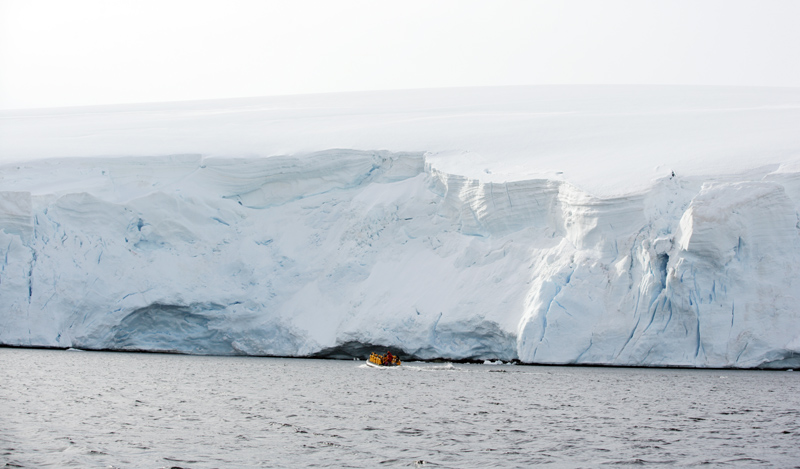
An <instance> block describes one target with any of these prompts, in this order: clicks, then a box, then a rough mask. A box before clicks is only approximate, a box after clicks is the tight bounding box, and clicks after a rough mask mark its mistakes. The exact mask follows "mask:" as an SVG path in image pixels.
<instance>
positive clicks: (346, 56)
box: [0, 0, 800, 109]
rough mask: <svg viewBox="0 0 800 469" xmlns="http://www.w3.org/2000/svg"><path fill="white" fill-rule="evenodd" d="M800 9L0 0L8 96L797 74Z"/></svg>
mask: <svg viewBox="0 0 800 469" xmlns="http://www.w3.org/2000/svg"><path fill="white" fill-rule="evenodd" d="M799 24H800V1H794V0H787V1H764V0H761V1H735V0H713V1H711V0H709V1H698V0H691V1H682V0H669V1H641V0H636V1H617V0H615V1H610V0H603V1H596V0H592V1H503V0H500V1H467V0H457V1H453V0H447V1H439V0H426V1H415V0H411V1H409V0H406V1H397V2H390V1H381V0H369V1H351V0H336V1H332V0H324V1H310V0H290V1H281V2H278V1H266V0H265V1H246V0H225V1H221V0H220V1H199V0H190V1H168V0H156V1H149V0H137V1H133V0H131V1H114V0H96V1H92V0H70V1H64V0H55V1H44V0H20V1H17V0H0V109H9V108H27V107H52V106H71V105H92V104H111V103H132V102H153V101H175V100H192V99H210V98H228V97H243V96H268V95H283V94H297V93H319V92H338V91H356V90H379V89H405V88H432V87H454V86H495V85H535V84H701V85H746V86H751V85H752V86H800V26H798V25H799Z"/></svg>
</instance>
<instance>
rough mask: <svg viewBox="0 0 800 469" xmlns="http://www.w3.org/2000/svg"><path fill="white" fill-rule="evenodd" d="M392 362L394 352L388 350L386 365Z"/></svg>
mask: <svg viewBox="0 0 800 469" xmlns="http://www.w3.org/2000/svg"><path fill="white" fill-rule="evenodd" d="M392 363H394V362H393V361H392V352H389V351H387V352H386V362H385V363H384V364H385V365H391V364H392Z"/></svg>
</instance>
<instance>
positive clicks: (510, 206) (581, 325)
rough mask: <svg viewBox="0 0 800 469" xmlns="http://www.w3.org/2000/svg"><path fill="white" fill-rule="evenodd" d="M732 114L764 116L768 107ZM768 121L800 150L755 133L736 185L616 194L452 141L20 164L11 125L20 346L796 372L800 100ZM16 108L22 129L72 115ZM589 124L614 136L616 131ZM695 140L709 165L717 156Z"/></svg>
mask: <svg viewBox="0 0 800 469" xmlns="http://www.w3.org/2000/svg"><path fill="white" fill-rule="evenodd" d="M537 92H538V91H537ZM793 93H794V94H792V96H796V95H797V93H796V92H794V91H793ZM655 94H659V93H655ZM743 94H744V95H746V93H743ZM784 98H785V96H784ZM789 101H791V100H789ZM798 102H800V101H798ZM791 103H794V101H791V102H790V104H791ZM728 104H730V103H728ZM751 104H752V103H751ZM795 104H796V103H795ZM793 106H794V107H793ZM724 109H726V110H727V112H728V114H730V113H732V114H734V116H733V117H730V116H729V115H728V114H725V113H723V114H724V115H723V118H724V119H728V118H731V119H740V118H741V116H740V115H741V113H742V112H744V111H743V109H756V110H755V111H754V113H755V114H752V113H751V114H750V115H751V116H753V115H754V116H755V117H753V119H754V122H756V121H757V122H761V123H763V122H764V114H763V113H764V112H765V111H764V108H763V107H758V106H755V107H752V106H751V107H747V108H742V107H738V108H737V107H733V108H731V107H730V106H726V107H724ZM770 109H771V114H770V115H771V116H773V118H774V119H775V120H774V122H778V123H779V124H780V125H779V126H778V127H780V128H782V129H784V131H783V132H782V133H780V135H781V136H782V137H781V138H782V139H778V138H774V135H772V134H767V136H766V137H765V138H764V140H765V143H764V145H762V146H758V145H755V144H754V142H755V141H754V140H753V138H749V139H748V140H747V142H749V143H750V144H753V145H752V148H754V149H755V151H756V152H758V151H759V149H764V148H766V149H767V150H769V155H770V156H769V157H767V158H762V159H750V158H751V157H752V155H753V153H747V154H746V157H739V158H738V159H737V158H734V159H732V160H731V161H730V164H729V165H727V166H726V167H720V168H719V170H718V171H716V172H715V173H708V172H705V169H707V167H706V166H702V169H703V171H700V170H693V169H692V168H695V169H696V167H693V166H687V167H686V168H687V170H686V171H685V172H681V171H676V174H675V175H673V173H672V172H671V169H665V167H659V168H658V169H657V172H658V173H659V175H657V176H655V177H650V178H646V179H647V184H642V183H641V181H639V180H638V179H637V181H636V183H635V184H632V185H630V186H624V185H620V184H618V183H615V185H613V187H612V189H614V190H608V186H600V185H597V186H591V185H587V184H581V182H582V181H590V180H591V179H590V178H589V177H588V175H584V173H585V174H588V173H589V172H592V171H594V172H596V173H598V177H603V176H604V175H607V173H608V172H609V170H608V169H607V168H604V167H603V166H604V164H603V163H601V162H598V160H596V159H594V158H586V159H585V160H584V165H585V166H587V167H588V168H572V167H571V166H569V165H567V166H565V167H563V168H564V171H556V170H557V169H560V168H558V167H550V166H548V167H547V168H544V169H542V168H541V167H539V166H537V164H536V161H535V160H534V161H533V162H530V163H528V164H527V166H525V167H520V166H518V165H519V161H521V160H520V159H519V158H520V157H519V156H516V157H514V158H516V159H514V158H512V157H509V158H508V159H505V160H503V159H502V158H499V157H493V158H486V157H485V155H484V154H481V155H483V156H481V158H483V159H482V160H480V162H479V163H480V164H478V163H476V161H477V160H476V159H475V158H477V157H476V156H475V154H474V153H473V154H471V155H470V154H468V152H467V150H460V149H457V150H446V148H448V146H449V145H454V146H453V148H457V147H456V146H455V145H456V144H457V143H458V142H457V141H456V142H454V141H453V139H452V137H453V136H452V135H445V136H444V137H442V138H443V139H444V140H446V142H444V140H442V141H439V140H435V139H433V140H426V141H425V142H418V141H414V140H413V139H410V140H408V139H406V140H403V141H398V142H394V143H393V144H392V145H387V146H389V147H390V150H380V151H378V150H369V149H363V148H361V149H335V150H331V149H326V150H322V151H316V148H315V147H313V146H312V147H311V150H314V151H308V152H303V151H297V152H295V153H292V154H290V155H287V156H270V157H261V156H258V155H256V156H246V157H238V158H231V157H222V156H214V155H211V154H203V153H197V154H191V153H187V154H173V155H169V156H136V157H130V156H129V157H124V156H114V157H111V156H101V155H98V154H92V152H91V151H86V152H82V153H84V154H86V157H74V156H73V157H66V156H65V155H59V154H57V153H58V151H61V150H58V148H59V147H58V145H56V144H55V143H53V142H50V143H48V144H47V145H49V147H48V146H47V145H46V146H45V147H43V148H45V150H46V149H47V148H51V149H54V153H56V154H55V156H57V157H56V158H44V157H43V156H45V154H46V153H47V152H46V151H45V150H42V153H41V154H36V155H28V157H27V158H26V159H19V158H17V159H16V160H15V159H14V158H13V157H14V155H18V154H23V153H24V151H25V148H26V147H25V144H24V143H14V141H13V138H18V137H13V136H12V138H11V140H7V141H11V142H12V143H10V144H6V146H5V147H0V150H2V151H3V157H4V158H5V159H6V163H5V164H4V165H2V166H0V343H2V344H7V345H23V346H24V345H32V346H54V347H77V348H86V349H120V350H158V351H179V352H185V353H198V354H253V355H282V356H309V355H319V354H323V355H324V354H328V355H339V356H346V355H347V354H349V353H360V352H361V351H363V350H365V349H363V347H364V346H365V345H367V346H368V345H370V344H375V345H380V346H391V347H393V349H396V350H398V351H399V350H402V351H403V352H404V353H405V354H408V355H413V356H416V357H419V358H435V357H444V358H499V359H503V360H509V359H519V360H521V361H523V362H528V363H576V364H618V365H653V366H697V367H758V366H767V367H798V366H800V305H799V304H798V301H797V298H798V296H800V276H798V270H800V221H799V220H800V216H799V215H798V213H800V211H799V208H798V207H800V166H798V165H797V161H796V160H797V159H798V158H800V152H798V149H800V143H798V142H797V139H798V134H800V133H798V132H795V133H794V134H792V133H790V132H787V131H786V130H785V129H787V128H792V129H794V130H798V129H800V127H794V126H793V124H797V123H798V122H800V120H798V118H797V117H798V115H800V114H799V110H800V105H797V106H795V105H794V104H793V105H792V106H783V107H780V106H779V107H773V108H770ZM657 110H658V111H659V112H656V113H655V114H657V115H658V119H664V115H665V114H669V113H675V112H677V111H675V110H673V109H668V110H664V109H663V108H658V109H657ZM282 112H286V111H282ZM403 112H404V113H410V111H408V110H403ZM437 112H439V113H441V115H443V116H444V115H448V116H451V115H452V113H453V112H454V111H453V109H446V110H445V111H437ZM692 112H696V109H693V110H692ZM720 112H721V111H720ZM68 114H69V113H68ZM239 114H241V113H239ZM456 114H458V113H456ZM618 114H619V113H618ZM69 115H70V116H71V117H70V119H69V122H73V121H74V120H75V119H77V118H76V117H75V114H74V113H73V114H69ZM237 115H238V114H237ZM243 115H245V116H246V117H247V116H249V114H247V113H244V114H243ZM509 115H511V113H509V112H508V110H506V111H505V114H503V118H502V119H501V120H503V121H504V122H507V118H508V116H509ZM632 116H633V117H630V118H629V120H628V121H626V122H632V121H639V120H640V119H641V118H642V113H641V112H637V113H633V115H632ZM0 117H4V116H0ZM407 117H408V116H406V118H407ZM463 117H464V116H463V115H457V116H456V117H452V116H451V117H448V118H455V119H462V118H463ZM512 117H514V116H513V115H512ZM528 117H529V118H531V119H534V120H537V119H540V116H533V117H530V116H528ZM573 117H574V116H571V117H569V118H570V119H571V118H573ZM605 117H607V116H604V117H603V118H605ZM681 117H682V115H681V114H680V113H678V116H677V118H681ZM4 118H5V119H6V123H5V124H2V125H5V128H6V136H8V135H10V134H9V132H10V131H9V130H8V129H17V130H19V129H20V128H22V127H19V126H24V125H29V124H25V122H30V121H31V120H33V121H34V123H35V124H36V126H35V128H40V127H41V126H45V127H46V125H51V124H48V123H47V122H46V121H47V120H48V119H54V117H53V115H51V114H48V115H46V116H45V117H41V116H39V117H37V118H36V119H33V118H31V117H30V116H22V117H19V116H5V117H4ZM55 118H56V119H57V118H58V117H55ZM128 118H129V117H126V119H128ZM145 118H146V119H145ZM152 118H153V114H152V112H149V113H146V115H145V117H143V119H144V120H147V121H148V122H149V120H150V119H152ZM195 118H196V116H195V114H192V117H191V119H195ZM579 118H580V119H587V116H586V115H581V116H579ZM705 118H706V119H710V118H709V116H708V115H705ZM718 118H719V116H716V117H715V118H714V119H710V120H712V121H713V122H719V120H717V119H718ZM26 119H27V120H26ZM236 119H238V120H236ZM236 119H234V121H233V122H240V123H241V122H242V119H243V118H242V117H241V115H239V117H237V118H236ZM248 119H250V117H248ZM318 119H319V118H318V116H315V117H314V119H313V120H318ZM494 119H495V118H493V120H491V122H495V120H494ZM724 119H723V120H724ZM256 120H257V121H258V122H261V121H260V120H258V119H256ZM389 120H391V119H389ZM411 120H412V121H413V119H411ZM645 120H646V117H645ZM787 120H788V122H787ZM10 121H13V122H11V123H8V122H10ZM20 122H22V124H21V123H20ZM42 122H45V123H44V124H42ZM92 122H93V123H92V124H91V125H92V126H97V125H99V124H97V120H95V121H92ZM183 122H184V124H185V121H183ZM247 122H248V123H249V122H250V121H249V120H248V121H247ZM569 122H573V123H574V122H575V121H574V120H572V121H569ZM587 122H589V123H588V124H585V126H584V127H583V128H584V129H585V130H586V135H593V132H597V131H598V124H597V122H598V120H597V119H595V120H594V121H592V120H591V119H590V120H589V121H587ZM30 125H32V124H30ZM76 125H77V124H76ZM182 125H183V124H182ZM248 125H250V124H248ZM359 125H360V126H362V127H365V128H367V130H365V132H366V131H368V130H369V124H368V123H366V122H361V123H360V124H359ZM387 125H388V124H387ZM414 125H416V124H414ZM471 125H475V124H471ZM14 126H17V127H14ZM781 126H783V127H781ZM200 127H202V125H200ZM467 127H468V128H470V129H471V128H472V127H470V126H467ZM31 128H34V127H29V128H28V129H29V130H30V129H31ZM92 128H94V127H92ZM120 128H122V129H123V130H122V131H124V129H127V128H130V127H124V128H123V127H120ZM292 128H293V129H294V127H292ZM352 128H360V127H359V126H358V125H355V124H352ZM395 128H396V129H399V130H403V129H407V128H406V127H403V124H396V125H395ZM534 128H535V127H531V126H527V127H526V126H522V127H521V130H517V131H516V132H517V133H518V134H519V135H518V136H517V138H518V139H520V138H522V137H521V136H523V135H528V134H527V133H526V132H527V130H529V129H534ZM673 128H674V127H673ZM726 128H727V127H726ZM159 129H160V128H159ZM600 129H601V130H602V125H600ZM83 130H85V129H83ZM712 130H713V129H712ZM159 131H160V130H159ZM296 131H297V132H300V131H299V130H296ZM649 131H650V130H647V131H646V132H649ZM69 132H72V133H73V134H74V135H73V136H72V138H76V139H79V138H80V135H88V138H90V139H91V138H95V137H93V136H92V134H82V133H81V132H79V131H78V130H75V129H72V130H70V131H69ZM69 132H67V133H69ZM104 132H105V131H104ZM104 132H101V133H103V134H104V135H105V134H106V133H107V132H105V133H104ZM221 132H223V133H224V132H225V130H221ZM307 132H309V133H313V127H311V128H309V129H307ZM379 132H381V130H379ZM646 132H645V133H646ZM711 133H712V134H713V132H711ZM345 134H347V130H346V131H345ZM701 134H702V133H701ZM21 135H28V136H30V132H28V133H25V132H22V133H21ZM139 135H142V134H141V133H140V134H139ZM749 135H750V134H749ZM759 135H762V134H759ZM150 136H151V137H152V135H150ZM637 136H638V137H637ZM423 137H424V138H423V140H425V139H430V138H431V137H430V134H429V133H423ZM59 138H62V137H59ZM63 138H66V137H63ZM104 138H105V137H104ZM201 138H202V137H201ZM343 138H349V137H347V136H346V135H345V137H343ZM540 138H545V137H540ZM548 138H549V137H548ZM587 138H588V137H587ZM670 138H672V137H670ZM686 138H687V140H686V141H687V142H689V143H691V145H689V146H688V147H681V148H679V149H680V150H682V151H684V152H688V153H689V154H695V153H697V152H700V153H702V152H703V151H706V152H707V153H709V154H712V153H714V151H717V150H718V147H716V146H715V147H713V148H711V147H710V146H709V145H710V144H709V142H708V140H706V139H705V138H703V137H702V135H701V136H700V137H698V136H697V135H695V136H693V137H692V138H689V136H686ZM731 138H732V139H734V140H735V139H736V138H741V137H740V136H739V137H736V136H732V137H731ZM180 139H183V140H186V141H191V139H187V137H186V136H185V135H182V136H181V137H180ZM180 139H179V140H180ZM631 139H632V140H636V141H641V142H642V143H641V145H644V146H645V147H646V140H645V139H643V138H642V136H641V133H638V134H636V135H633V136H632V137H631ZM637 139H638V140H637ZM112 140H113V139H112ZM183 140H182V141H183ZM401 140H402V139H401ZM656 140H657V139H656ZM21 141H22V140H20V142H21ZM58 141H59V140H58V139H55V142H56V143H57V142H58ZM70 142H71V141H70ZM70 142H68V144H69V145H80V142H78V143H77V144H76V143H74V142H72V143H70ZM171 142H172V140H171ZM443 142H444V143H443ZM775 142H778V143H777V144H776V143H775ZM330 143H331V142H328V141H323V142H320V143H318V144H316V145H317V146H320V147H327V146H329V145H330ZM339 143H340V142H339ZM351 143H352V142H351ZM535 143H536V142H533V143H530V144H531V145H534V146H535ZM625 143H626V141H622V142H616V141H614V142H612V144H610V146H609V145H607V146H606V147H605V148H604V149H603V152H604V154H606V155H607V154H608V152H610V151H611V150H613V149H614V148H619V149H620V151H621V152H622V153H625V151H627V150H626V149H625V148H624V147H625ZM740 143H741V142H740ZM755 143H757V142H755ZM38 144H39V143H36V142H34V143H32V145H34V146H35V145H38ZM423 144H429V145H430V146H431V148H433V149H432V150H431V151H428V152H426V151H424V149H420V148H419V146H420V145H423ZM725 144H730V142H722V143H721V145H723V146H724V145H725ZM143 145H146V144H143ZM170 145H172V143H170V144H169V145H167V144H165V145H164V146H163V148H165V149H172V147H171V146H170ZM234 145H236V144H234ZM437 145H439V146H438V147H437ZM570 145H571V143H569V142H566V143H565V146H566V147H569V146H570ZM573 145H574V143H573ZM770 145H772V147H770ZM776 145H777V148H776ZM95 146H97V145H95ZM188 146H191V145H188ZM362 146H364V145H353V147H355V148H358V147H362ZM395 146H405V147H406V149H407V150H409V151H402V149H401V148H395ZM500 146H502V144H501V145H500ZM100 147H102V145H100ZM374 147H375V148H379V147H380V146H379V145H377V144H376V145H374ZM181 148H183V147H181ZM637 148H642V147H637ZM737 148H739V147H737ZM179 149H180V148H179ZM292 149H294V148H292ZM105 151H106V149H103V150H101V153H102V152H105ZM135 151H136V153H144V152H143V151H142V150H141V149H136V150H135ZM659 151H662V150H659ZM765 151H766V150H765ZM154 153H155V152H154ZM210 153H213V152H210ZM510 153H511V154H513V153H514V150H513V148H511V149H510ZM592 155H593V156H594V157H596V156H597V154H596V153H595V154H592ZM470 158H473V159H472V160H470ZM609 158H610V156H609ZM642 158H644V159H647V158H646V155H645V156H643V157H642ZM465 161H467V162H468V163H469V164H466V163H464V162H465ZM554 161H555V160H554ZM601 161H605V160H601ZM659 162H660V160H659ZM484 163H486V164H490V163H491V164H494V165H495V167H500V168H501V171H500V172H502V170H503V164H505V171H506V173H511V172H512V171H513V168H518V171H517V173H518V174H522V175H523V176H520V177H517V178H511V177H499V176H497V173H498V171H492V170H490V169H488V168H487V167H486V165H484ZM548 164H549V163H548ZM646 164H647V166H648V171H650V170H653V165H652V161H649V160H648V161H647V163H646ZM679 166H680V165H679ZM612 167H613V168H612V169H614V170H617V169H620V167H619V166H613V165H612ZM509 168H511V169H509ZM459 169H463V171H456V170H459ZM570 169H574V170H576V171H584V173H580V172H579V173H577V174H578V176H577V177H576V178H574V180H572V179H570V178H569V177H568V176H569V171H570ZM604 171H605V173H604ZM565 172H566V173H567V175H566V176H565V175H564V173H565ZM624 174H627V173H624V171H623V175H624ZM584 176H585V177H584ZM620 177H621V178H622V176H620ZM622 179H624V178H622ZM622 179H621V180H622ZM576 181H577V182H576ZM604 188H605V189H604Z"/></svg>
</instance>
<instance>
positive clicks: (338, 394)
mask: <svg viewBox="0 0 800 469" xmlns="http://www.w3.org/2000/svg"><path fill="white" fill-rule="evenodd" d="M536 464H548V465H549V466H550V467H597V466H601V465H612V466H615V465H630V464H634V465H643V466H654V465H673V466H692V465H698V466H701V465H702V466H709V465H710V466H725V467H729V466H747V467H753V466H764V467H800V373H798V372H785V371H782V372H767V371H732V370H675V369H625V368H569V367H529V366H509V365H500V366H497V365H494V366H493V365H458V364H456V365H451V364H428V363H410V364H405V365H404V366H403V367H401V368H396V369H372V368H367V367H365V366H363V365H361V364H360V362H350V361H331V360H300V359H271V358H247V357H197V356H182V355H160V354H130V353H103V352H78V351H47V350H24V349H0V465H5V466H8V467H31V468H38V467H58V468H62V467H63V468H69V467H75V468H85V467H119V468H128V467H130V468H150V467H151V468H158V467H182V468H210V467H220V468H235V467H309V466H326V467H331V466H333V467H415V466H417V467H530V466H532V465H536Z"/></svg>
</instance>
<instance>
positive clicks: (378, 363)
mask: <svg viewBox="0 0 800 469" xmlns="http://www.w3.org/2000/svg"><path fill="white" fill-rule="evenodd" d="M400 364H401V363H400V358H398V357H397V356H396V355H392V353H391V352H386V355H379V354H377V353H374V352H373V353H372V354H370V356H369V358H368V359H367V365H368V366H371V367H373V368H383V367H386V366H400Z"/></svg>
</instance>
